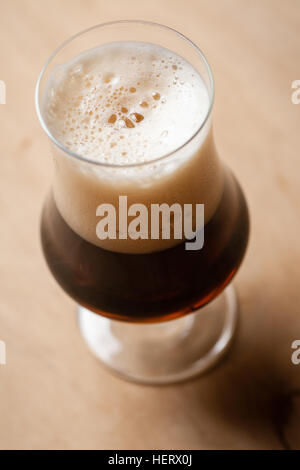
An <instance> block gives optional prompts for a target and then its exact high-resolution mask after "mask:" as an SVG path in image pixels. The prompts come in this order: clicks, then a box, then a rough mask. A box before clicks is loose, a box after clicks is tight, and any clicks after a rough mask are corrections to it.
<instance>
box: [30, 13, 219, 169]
mask: <svg viewBox="0 0 300 470" xmlns="http://www.w3.org/2000/svg"><path fill="white" fill-rule="evenodd" d="M124 23H128V24H130V23H134V24H144V25H147V26H154V27H159V28H162V29H165V30H166V31H170V32H171V33H175V34H176V35H177V36H179V37H180V38H182V39H183V40H184V41H186V42H187V43H188V44H189V45H190V46H192V48H193V49H195V51H196V52H197V53H198V55H199V56H200V57H201V59H202V61H203V63H204V65H205V68H206V70H207V72H208V77H209V82H210V86H211V90H210V93H209V107H208V109H207V112H206V114H205V118H204V119H203V120H202V121H201V124H200V125H199V127H198V128H197V130H196V131H195V132H194V133H193V134H192V135H191V137H189V138H188V139H187V140H186V141H185V142H184V143H183V144H182V145H180V146H178V147H176V148H175V149H174V150H172V151H171V152H168V153H166V154H164V155H162V156H160V157H157V158H154V159H152V160H147V161H143V162H138V163H127V164H125V165H122V164H116V163H106V162H101V161H98V160H95V159H92V158H87V157H84V156H83V155H80V154H79V153H76V152H72V151H71V150H70V149H68V148H67V147H66V146H65V145H63V144H62V143H61V142H60V141H59V140H57V139H56V138H55V137H54V135H53V134H52V132H51V131H50V129H49V128H48V126H47V124H46V122H45V120H44V118H43V116H42V113H41V106H40V86H41V81H42V79H43V77H44V74H45V72H46V70H47V68H48V66H49V64H50V63H51V61H52V60H53V59H54V57H55V56H56V55H57V54H58V53H59V52H60V51H61V50H62V49H63V48H64V47H65V46H67V45H68V44H69V43H70V42H72V41H73V40H74V39H76V38H78V37H79V36H82V35H83V34H85V33H88V32H89V31H93V30H95V29H99V28H102V27H105V26H112V25H118V24H124ZM214 94H215V86H214V79H213V74H212V71H211V67H210V65H209V63H208V61H207V59H206V57H205V55H204V53H203V52H202V50H201V49H200V48H199V47H198V46H197V45H196V44H195V43H194V42H193V41H191V40H190V39H189V38H188V37H187V36H185V35H184V34H182V33H180V32H179V31H177V30H176V29H174V28H171V27H170V26H165V25H163V24H160V23H155V22H152V21H144V20H117V21H108V22H105V23H99V24H97V25H94V26H90V27H89V28H86V29H84V30H82V31H79V32H78V33H76V34H74V35H73V36H71V37H70V38H69V39H67V40H66V41H64V42H63V43H61V44H60V46H58V47H57V48H56V49H55V50H54V51H53V52H52V54H51V55H50V56H49V58H48V60H47V61H46V62H45V64H44V66H43V68H42V70H41V72H40V75H39V77H38V80H37V83H36V87H35V108H36V112H37V115H38V119H39V122H40V124H41V126H42V128H43V130H44V131H45V133H46V134H47V136H48V137H49V139H50V140H51V142H53V144H54V145H55V146H56V147H58V148H59V149H60V150H62V151H63V152H64V153H66V154H67V155H69V156H70V157H72V158H75V159H76V160H79V161H81V162H84V163H90V164H92V165H96V166H99V167H103V168H123V169H125V168H134V167H141V166H145V165H153V164H154V163H157V162H161V161H163V160H165V159H167V158H168V157H170V156H172V155H174V154H175V153H177V152H179V151H180V150H182V149H183V148H184V147H185V146H187V145H188V144H189V143H190V142H192V141H193V140H194V139H195V137H196V136H197V135H198V134H199V133H200V132H201V130H202V129H203V127H204V126H205V124H206V123H207V121H208V119H209V117H210V115H211V111H212V107H213V103H214Z"/></svg>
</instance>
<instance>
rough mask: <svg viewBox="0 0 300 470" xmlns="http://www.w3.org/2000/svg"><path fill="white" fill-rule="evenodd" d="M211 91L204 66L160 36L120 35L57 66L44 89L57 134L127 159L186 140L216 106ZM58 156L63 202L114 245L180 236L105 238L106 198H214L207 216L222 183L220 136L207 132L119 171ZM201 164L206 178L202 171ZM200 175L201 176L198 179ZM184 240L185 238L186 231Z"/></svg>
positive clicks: (137, 246) (88, 153) (76, 224)
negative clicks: (130, 38)
mask: <svg viewBox="0 0 300 470" xmlns="http://www.w3.org/2000/svg"><path fill="white" fill-rule="evenodd" d="M209 105H210V99H209V96H208V92H207V89H206V86H205V84H204V82H203V81H202V79H201V77H200V75H199V74H198V73H197V72H196V70H195V69H194V68H193V67H192V65H191V64H189V63H188V62H187V61H185V60H184V59H183V58H182V57H180V56H179V55H177V54H175V53H173V52H171V51H170V50H167V49H165V48H163V47H160V46H158V45H154V44H148V43H140V42H117V43H109V44H106V45H103V46H100V47H98V48H96V49H92V50H90V51H87V52H85V53H83V54H81V55H79V56H77V57H75V58H74V59H73V60H72V61H70V62H68V63H66V64H63V65H60V66H59V67H57V68H56V69H55V70H54V71H53V72H52V75H51V77H50V80H49V82H48V86H47V87H46V91H45V94H44V106H43V116H44V119H45V121H46V124H47V125H48V127H49V129H50V131H51V133H52V135H53V136H54V137H55V138H56V139H57V140H58V141H59V142H60V143H61V144H63V145H64V146H65V147H66V148H67V149H69V150H71V151H72V152H73V153H76V154H78V155H80V156H82V157H84V158H86V159H88V160H93V161H95V162H100V163H106V164H112V165H116V164H117V165H122V166H124V169H125V168H126V165H128V164H136V163H142V162H151V161H153V160H156V159H158V158H160V157H162V156H164V155H166V154H169V153H171V152H173V151H175V150H176V149H178V148H180V147H181V146H183V144H185V143H186V142H187V141H188V140H189V139H190V138H191V137H192V136H193V135H194V134H195V133H196V132H197V130H198V129H199V127H200V126H201V124H202V122H203V121H204V119H205V118H206V116H207V113H208V109H209ZM73 163H74V162H72V164H70V160H68V159H64V162H63V161H62V158H61V157H60V158H57V166H58V167H59V168H60V171H59V172H57V175H56V182H55V185H54V191H55V193H54V194H55V198H56V202H57V205H58V208H59V210H60V212H61V214H62V216H63V217H64V218H65V220H66V221H67V222H68V224H69V225H70V226H71V227H72V228H73V229H74V230H75V231H76V232H77V233H79V234H80V235H81V236H83V237H84V238H86V239H87V240H89V241H91V242H92V243H95V244H98V245H100V246H104V247H105V248H107V249H113V250H116V251H128V252H136V251H137V252H144V251H152V250H157V249H163V248H166V247H168V246H169V245H170V244H174V240H173V242H172V241H170V240H169V241H167V240H163V241H161V243H159V242H160V241H159V240H155V241H153V243H151V241H148V242H147V241H146V240H142V241H141V240H139V241H135V242H133V241H130V240H122V241H116V240H115V241H111V243H108V242H107V243H105V242H104V241H100V240H97V238H96V234H95V226H96V222H95V212H96V207H97V206H98V205H99V204H100V203H102V202H108V203H113V204H114V205H116V204H117V196H118V195H119V194H126V195H127V196H128V199H129V201H128V202H129V203H134V202H138V203H144V204H145V205H147V206H149V204H150V203H151V202H153V203H157V202H158V203H163V202H167V203H168V202H172V203H173V202H179V203H181V204H184V203H193V202H195V203H196V202H198V203H205V204H206V208H205V209H206V210H205V213H206V219H207V218H210V216H211V214H212V213H213V211H214V210H215V207H216V204H217V201H218V199H219V197H220V193H221V180H222V178H221V176H220V174H221V173H220V171H219V165H218V159H217V156H216V153H215V150H214V146H213V141H212V139H211V138H210V137H209V129H208V127H207V130H206V133H205V135H203V136H202V137H201V139H200V140H199V139H198V140H196V141H195V142H194V146H193V147H190V148H189V149H187V150H186V151H185V152H184V153H182V155H181V158H180V160H178V158H177V159H175V157H174V160H173V162H172V161H171V163H170V162H169V165H168V166H166V165H164V163H159V164H153V165H149V164H148V165H145V168H143V167H140V166H139V167H136V170H134V169H133V170H128V171H127V170H124V171H123V172H122V171H120V172H119V174H116V170H114V171H115V173H114V177H113V178H111V173H110V174H109V170H107V172H105V170H99V168H96V169H95V168H94V169H93V168H91V169H89V170H87V168H84V164H83V165H80V164H78V165H77V166H76V165H75V166H74V164H73ZM197 173H198V184H199V187H198V188H197V181H196V180H195V175H197ZM194 180H195V181H194ZM177 242H178V241H177Z"/></svg>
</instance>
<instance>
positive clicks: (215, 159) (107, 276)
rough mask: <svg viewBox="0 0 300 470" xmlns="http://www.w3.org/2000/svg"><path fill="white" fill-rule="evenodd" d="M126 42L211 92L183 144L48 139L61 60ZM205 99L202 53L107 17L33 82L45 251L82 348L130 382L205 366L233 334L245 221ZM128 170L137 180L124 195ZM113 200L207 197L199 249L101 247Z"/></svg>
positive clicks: (179, 376) (156, 31)
mask: <svg viewBox="0 0 300 470" xmlns="http://www.w3.org/2000/svg"><path fill="white" fill-rule="evenodd" d="M122 41H128V42H142V43H147V44H148V43H149V44H157V45H159V46H162V47H164V48H165V49H167V50H170V51H173V52H175V53H176V54H178V55H179V56H180V57H182V58H184V59H185V60H186V61H187V62H188V63H189V64H191V65H192V66H193V68H194V69H195V71H196V73H198V74H199V76H200V77H201V79H202V80H203V83H204V84H205V87H206V89H207V92H208V96H209V107H208V110H207V112H206V115H205V118H204V119H202V120H200V117H199V125H198V127H197V131H196V132H194V134H193V135H192V136H191V137H190V138H189V139H187V140H186V141H185V142H184V143H183V145H181V146H179V147H178V148H176V149H175V150H174V151H172V152H169V153H167V154H166V155H163V156H160V157H159V158H155V155H153V159H151V160H150V161H143V162H135V163H133V164H132V163H129V164H127V163H125V164H115V163H113V162H109V161H108V162H103V161H97V160H95V159H92V158H89V156H88V155H84V154H79V153H76V152H73V151H71V150H70V148H67V146H65V145H64V144H63V143H62V142H61V141H60V140H59V139H57V138H56V137H55V136H54V135H53V132H52V130H51V128H50V127H49V125H48V123H47V120H46V119H45V113H44V106H45V100H47V94H46V93H45V90H46V87H47V84H48V82H49V80H50V79H51V76H53V73H54V74H58V75H59V73H60V67H61V64H66V63H68V62H70V61H71V60H72V59H73V58H74V57H77V56H78V55H79V54H82V53H83V52H84V51H88V50H92V49H94V48H97V47H99V46H101V45H103V44H110V43H113V42H122ZM70 86H71V85H70ZM213 98H214V84H213V77H212V73H211V70H210V67H209V65H208V63H207V60H206V58H205V57H204V55H203V53H202V52H201V50H200V49H199V48H198V47H197V46H196V45H195V44H194V43H192V42H191V41H190V40H189V39H188V38H186V37H185V36H183V35H182V34H180V33H178V32H176V31H175V30H173V29H171V28H168V27H166V26H162V25H158V24H155V23H150V22H145V21H127V20H126V21H118V22H110V23H105V24H102V25H98V26H94V27H92V28H89V29H87V30H85V31H83V32H81V33H79V34H76V35H75V36H73V37H72V38H71V39H69V40H68V41H66V42H65V43H63V44H62V45H61V46H60V47H59V48H58V49H57V50H56V51H55V52H54V53H53V54H52V55H51V56H50V58H49V59H48V61H47V62H46V64H45V66H44V68H43V69H42V72H41V74H40V77H39V79H38V82H37V87H36V109H37V114H38V117H39V120H40V123H41V125H42V127H43V129H44V131H45V132H46V134H47V135H48V137H49V140H50V144H51V151H52V156H53V162H54V179H53V188H52V190H51V191H50V194H49V195H48V197H47V199H46V202H45V205H44V208H43V213H42V222H41V240H42V247H43V252H44V255H45V258H46V261H47V264H48V266H49V268H50V270H51V272H52V274H53V275H54V277H55V279H56V280H57V281H58V283H59V284H60V285H61V287H62V288H63V289H64V290H65V291H66V293H67V294H69V295H70V296H71V297H72V298H73V299H74V300H75V301H76V302H77V303H78V304H79V306H78V324H79V328H80V331H81V334H82V337H83V338H84V340H85V342H86V343H87V345H88V347H89V348H90V350H91V351H92V352H93V353H94V354H95V355H96V356H97V357H98V358H99V359H100V360H101V361H102V363H103V364H105V365H106V366H107V367H109V368H110V369H111V370H112V371H114V372H116V373H117V374H119V375H121V376H122V377H124V378H126V379H130V380H133V381H137V382H141V383H145V384H167V383H171V382H178V381H182V380H186V379H188V378H190V377H193V376H195V375H197V374H199V373H202V372H204V371H206V370H207V369H208V368H210V367H211V366H212V365H214V364H215V363H216V362H217V361H218V360H219V359H220V358H221V357H222V356H223V355H224V353H225V352H226V351H227V349H228V347H229V346H230V344H231V341H232V338H233V335H234V332H235V330H236V323H237V300H236V295H235V291H234V288H233V286H232V285H231V284H230V281H231V280H232V278H233V276H234V275H235V273H236V272H237V270H238V268H239V266H240V263H241V261H242V259H243V256H244V253H245V250H246V246H247V241H248V232H249V218H248V210H247V205H246V202H245V198H244V195H243V193H242V191H241V189H240V186H239V184H238V182H237V180H236V179H235V177H234V175H233V174H232V172H231V171H230V170H229V169H228V168H227V166H226V164H225V163H224V162H221V160H220V158H219V156H218V153H217V151H216V148H215V144H214V138H213V134H212V122H211V121H212V117H211V113H212V107H213ZM176 112H178V113H180V112H181V110H180V109H178V110H176ZM171 118H172V116H170V119H171ZM66 119H68V116H66ZM99 151H101V145H100V144H99ZM130 151H131V152H134V149H131V150H130ZM202 169H203V170H202ZM133 176H134V178H135V179H136V178H138V179H139V184H138V185H135V190H134V191H131V190H130V188H131V186H130V181H131V179H132V178H133ZM150 177H151V180H149V178H150ZM135 181H136V180H135ZM107 188H109V191H108V190H107ZM162 194H163V195H164V199H163V197H162ZM120 195H122V196H124V195H126V196H128V201H129V202H130V203H139V202H141V199H142V200H147V204H150V203H152V202H155V203H158V202H159V203H168V204H172V203H174V202H176V197H177V196H178V195H180V197H181V198H182V200H181V202H187V203H190V202H191V201H193V202H197V203H199V204H204V212H205V213H206V214H209V217H208V218H207V219H204V220H205V222H204V227H202V230H203V231H204V243H203V246H202V247H201V249H191V250H187V249H186V245H185V240H184V239H183V240H180V241H179V240H177V241H176V242H175V241H174V243H171V244H170V243H169V244H167V243H166V244H164V241H163V240H161V244H160V245H156V244H155V242H156V241H155V240H152V241H151V240H149V243H148V245H147V244H145V245H141V241H140V240H130V242H128V240H126V242H125V243H123V244H120V245H116V244H114V240H112V241H111V244H107V245H105V244H103V245H101V244H99V243H98V240H97V239H96V238H95V233H96V223H97V217H96V212H97V205H98V204H100V203H110V204H115V205H116V204H117V200H118V196H120ZM91 221H92V222H91ZM83 234H84V235H83ZM151 242H153V244H151ZM126 243H127V244H126ZM129 243H130V244H129Z"/></svg>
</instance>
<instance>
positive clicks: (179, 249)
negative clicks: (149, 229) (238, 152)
mask: <svg viewBox="0 0 300 470" xmlns="http://www.w3.org/2000/svg"><path fill="white" fill-rule="evenodd" d="M199 202H201V201H199ZM248 231H249V219H248V211H247V205H246V202H245V199H244V196H243V193H242V192H241V190H240V187H239V185H238V184H237V182H236V180H235V179H234V177H233V176H232V175H231V174H230V173H228V174H227V176H226V182H225V186H224V192H223V196H222V199H221V202H220V204H219V206H218V208H217V210H216V212H215V214H214V216H213V217H212V219H211V220H210V221H209V222H208V223H207V224H206V225H205V228H204V247H203V248H202V249H201V250H198V251H188V250H185V243H184V242H182V243H180V244H179V245H177V246H175V247H174V248H170V249H167V250H164V251H160V252H155V253H150V254H148V253H147V254H123V253H116V252H111V251H107V250H104V249H102V248H99V247H96V246H95V245H93V244H91V243H89V242H87V241H85V240H84V239H82V238H81V237H80V236H78V235H77V234H76V233H75V232H73V230H72V229H71V228H70V227H69V226H68V225H67V224H66V222H65V221H64V219H63V218H62V217H61V215H60V213H59V212H58V209H57V207H56V205H55V202H54V200H53V197H52V196H51V197H50V198H49V199H48V200H47V202H46V205H45V207H44V211H43V216H42V225H41V236H42V246H43V250H44V254H45V257H46V260H47V263H48V265H49V267H50V269H51V271H52V273H53V275H54V277H55V278H56V280H57V281H58V282H59V284H60V285H61V286H62V288H63V289H64V290H65V291H66V292H67V293H68V294H69V295H70V296H71V297H73V298H74V299H75V300H76V301H77V302H78V303H79V304H81V305H83V306H85V307H87V308H89V309H91V310H93V311H94V312H97V313H100V314H102V315H105V316H109V317H111V318H115V319H119V320H127V321H134V322H137V321H144V322H145V321H148V322H151V321H163V320H168V319H172V318H176V317H178V316H181V315H184V314H186V313H189V312H191V311H193V310H195V309H197V308H198V307H200V306H203V305H205V304H206V303H207V302H209V301H210V300H212V299H213V298H214V297H215V296H216V295H217V294H218V293H219V292H220V291H221V290H222V289H223V288H224V287H225V286H226V285H227V284H228V283H229V281H230V280H231V278H232V277H233V275H234V274H235V272H236V271H237V269H238V267H239V265H240V263H241V261H242V258H243V256H244V253H245V250H246V246H247V241H248Z"/></svg>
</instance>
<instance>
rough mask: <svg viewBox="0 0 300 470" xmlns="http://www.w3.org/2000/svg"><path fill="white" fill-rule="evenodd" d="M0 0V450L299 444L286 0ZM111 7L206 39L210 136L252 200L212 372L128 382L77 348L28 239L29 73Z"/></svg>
mask: <svg viewBox="0 0 300 470" xmlns="http://www.w3.org/2000/svg"><path fill="white" fill-rule="evenodd" d="M0 10H1V15H0V79H1V80H4V81H5V83H6V86H7V103H6V104H5V105H0V136H1V140H0V146H1V156H2V158H1V171H0V179H1V181H0V214H1V231H0V246H1V262H0V279H1V283H0V339H1V340H4V341H5V342H6V346H7V364H6V365H5V366H2V367H1V368H0V422H1V425H0V448H2V449H13V448H24V449H30V448H31V449H41V448H47V449H51V448H59V449H76V448H86V449H88V448H99V449H105V448H114V449H123V448H133V449H134V448H138V449H148V448H150V449H153V448H159V449H160V448H173V449H176V448H177V449H178V448H181V449H191V448H192V449H195V448H199V449H203V448H209V449H215V448H227V449H240V448H256V449H261V448H275V449H280V448H282V447H283V446H290V447H293V448H300V430H299V420H297V419H296V417H297V416H299V410H300V400H299V398H298V392H297V390H298V389H300V365H299V366H298V367H297V366H295V365H292V363H291V359H290V358H291V343H292V341H293V340H294V339H298V338H300V287H299V280H300V262H299V261H300V244H299V231H300V218H299V208H300V187H299V186H300V183H299V173H300V158H299V157H300V155H299V148H300V145H299V144H300V136H299V123H300V105H294V104H292V102H291V82H292V81H293V80H296V79H300V65H299V57H300V41H299V28H300V2H299V0H287V1H285V2H282V1H280V0H263V1H262V0H254V1H251V2H248V1H247V0H218V1H216V0H215V1H214V2H212V1H211V0H185V1H179V0H178V1H177V0H151V2H148V1H144V0H139V1H136V0H127V1H126V2H124V1H123V0H113V1H110V2H104V1H102V0H100V1H96V0H85V1H79V0H63V1H58V0H52V1H50V0H49V1H48V0H47V1H46V0H42V1H36V0H11V1H10V2H1V6H0ZM121 18H140V19H147V20H153V21H157V22H161V23H164V24H168V25H170V26H172V27H174V28H176V29H178V30H180V31H182V32H183V33H185V34H187V35H188V36H189V37H190V38H191V39H192V40H194V41H195V42H196V43H197V44H198V45H199V46H200V47H201V48H202V49H203V51H204V52H205V54H206V56H207V57H208V59H209V61H210V63H211V65H212V68H213V72H214V76H215V81H216V100H215V109H214V127H215V136H216V142H217V145H218V149H219V152H220V154H221V155H222V158H223V159H224V160H225V161H226V162H228V164H229V165H230V167H231V168H232V169H233V170H234V172H235V174H236V175H237V177H238V179H239V180H240V182H241V184H242V186H243V188H244V189H245V192H246V195H247V198H248V202H249V206H250V211H251V223H252V227H251V230H252V231H251V240H250V246H249V249H248V253H247V256H246V259H245V262H244V264H243V266H242V268H241V270H240V273H239V275H238V277H237V280H236V284H237V287H238V291H239V297H240V305H241V320H240V325H239V332H238V336H237V338H236V341H235V343H234V346H233V348H232V349H231V351H230V353H229V355H228V357H227V359H226V360H225V361H224V362H223V364H222V365H221V367H218V368H216V369H215V370H214V371H212V372H211V373H210V374H207V375H206V376H204V377H202V378H199V379H197V380H194V381H192V382H190V383H186V384H184V385H177V386H170V387H164V388H158V387H142V386H136V385H133V384H130V383H126V382H124V381H122V380H120V379H118V378H116V377H114V376H113V375H111V374H110V373H108V372H106V371H105V370H104V369H103V368H102V367H101V366H100V364H99V363H98V362H97V361H96V359H94V358H93V357H92V356H91V355H90V353H89V352H88V351H87V349H86V347H85V345H84V344H83V341H82V340H81V337H80V335H79V331H78V328H77V325H76V316H75V305H74V303H73V302H72V301H71V300H70V299H69V298H68V297H67V296H66V295H65V294H64V293H63V292H62V290H61V289H60V288H59V286H58V285H57V284H56V283H55V281H54V280H53V279H52V277H51V276H50V274H49V272H48V269H47V267H46V265H45V262H44V260H43V257H42V254H41V249H40V242H39V216H40V211H41V206H42V202H43V200H44V197H45V195H46V192H47V189H48V188H49V187H50V185H51V171H52V168H51V162H50V158H49V156H48V155H49V152H48V142H47V139H46V137H45V136H44V135H43V133H42V131H41V129H40V127H39V124H38V121H37V118H36V114H35V109H34V99H33V95H34V86H35V81H36V79H37V76H38V74H39V71H40V69H41V67H42V65H43V63H44V62H45V60H46V58H47V57H48V56H49V54H50V53H51V52H52V51H53V50H54V49H55V48H56V47H57V46H58V45H59V44H60V43H61V42H62V41H63V40H65V39H66V38H68V37H69V36H70V35H72V34H74V33H76V32H77V31H80V30H82V29H84V28H86V27H88V26H90V25H93V24H95V23H97V22H98V23H100V22H104V21H109V20H113V19H121Z"/></svg>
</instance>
